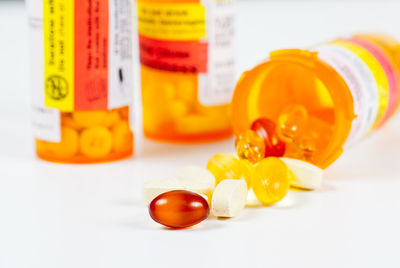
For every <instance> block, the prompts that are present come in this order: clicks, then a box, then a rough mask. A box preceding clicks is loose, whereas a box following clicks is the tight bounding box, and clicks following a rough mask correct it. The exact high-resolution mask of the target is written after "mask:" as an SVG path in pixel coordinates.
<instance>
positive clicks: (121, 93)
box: [27, 0, 133, 163]
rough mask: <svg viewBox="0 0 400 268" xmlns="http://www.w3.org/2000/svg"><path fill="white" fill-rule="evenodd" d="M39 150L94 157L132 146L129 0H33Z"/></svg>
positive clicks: (75, 159) (46, 154)
mask: <svg viewBox="0 0 400 268" xmlns="http://www.w3.org/2000/svg"><path fill="white" fill-rule="evenodd" d="M27 8H28V14H29V27H30V37H31V42H30V48H31V57H32V68H31V72H32V89H33V90H32V107H33V109H32V120H33V131H34V137H35V140H36V150H37V155H38V156H39V157H40V158H42V159H45V160H48V161H53V162H62V163H97V162H106V161H112V160H117V159H121V158H125V157H128V156H130V155H131V154H132V152H133V132H132V130H131V126H130V110H131V106H130V105H131V90H132V88H131V86H132V81H131V80H132V49H131V46H132V41H131V38H132V33H131V30H132V26H131V24H132V13H133V12H132V11H133V9H132V5H131V1H130V0H90V1H81V0H68V1H65V0H51V1H48V0H28V1H27Z"/></svg>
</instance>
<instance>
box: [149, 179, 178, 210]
mask: <svg viewBox="0 0 400 268" xmlns="http://www.w3.org/2000/svg"><path fill="white" fill-rule="evenodd" d="M173 190H184V188H183V187H182V185H181V184H180V182H179V180H178V179H159V180H152V181H148V182H146V183H144V184H143V186H142V200H143V202H144V203H145V204H146V205H149V204H150V203H151V201H153V199H154V198H156V197H157V196H159V195H160V194H163V193H166V192H169V191H173Z"/></svg>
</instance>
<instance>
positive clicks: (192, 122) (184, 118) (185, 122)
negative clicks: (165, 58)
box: [141, 66, 231, 140]
mask: <svg viewBox="0 0 400 268" xmlns="http://www.w3.org/2000/svg"><path fill="white" fill-rule="evenodd" d="M141 80H142V94H143V124H144V131H145V134H146V136H148V137H151V138H155V139H161V140H164V139H167V140H171V139H174V138H173V137H175V139H178V140H181V139H187V138H188V137H189V136H190V135H195V134H199V133H200V134H201V133H211V132H221V131H226V132H229V133H230V129H231V126H230V120H229V116H228V107H227V105H222V106H204V105H202V104H201V103H200V102H199V100H198V93H197V90H198V89H197V75H196V74H190V73H179V72H163V71H160V70H154V69H151V68H148V67H146V66H142V67H141ZM185 137H186V138H185ZM195 139H196V140H198V139H201V138H200V137H196V138H195Z"/></svg>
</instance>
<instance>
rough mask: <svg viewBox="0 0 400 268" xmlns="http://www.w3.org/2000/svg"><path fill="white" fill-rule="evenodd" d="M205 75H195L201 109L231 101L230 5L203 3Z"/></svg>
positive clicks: (219, 0)
mask: <svg viewBox="0 0 400 268" xmlns="http://www.w3.org/2000/svg"><path fill="white" fill-rule="evenodd" d="M205 4H206V8H207V9H206V10H207V13H206V22H207V24H206V25H207V41H208V60H207V73H205V74H202V73H200V74H199V90H198V97H199V102H200V103H201V104H202V105H205V106H212V105H222V104H227V103H229V102H230V101H231V98H232V94H233V90H234V88H235V82H236V80H235V59H234V54H235V51H234V1H233V0H211V1H206V3H205Z"/></svg>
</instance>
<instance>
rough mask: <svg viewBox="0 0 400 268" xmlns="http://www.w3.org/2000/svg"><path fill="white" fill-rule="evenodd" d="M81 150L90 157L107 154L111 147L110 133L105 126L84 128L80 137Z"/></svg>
mask: <svg viewBox="0 0 400 268" xmlns="http://www.w3.org/2000/svg"><path fill="white" fill-rule="evenodd" d="M80 146H81V152H82V153H83V154H84V155H86V156H88V157H92V158H101V157H104V156H107V155H108V154H109V153H110V152H111V149H112V135H111V132H110V131H109V130H108V129H107V128H106V127H101V126H97V127H91V128H87V129H85V130H84V131H83V132H82V134H81V139H80Z"/></svg>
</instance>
